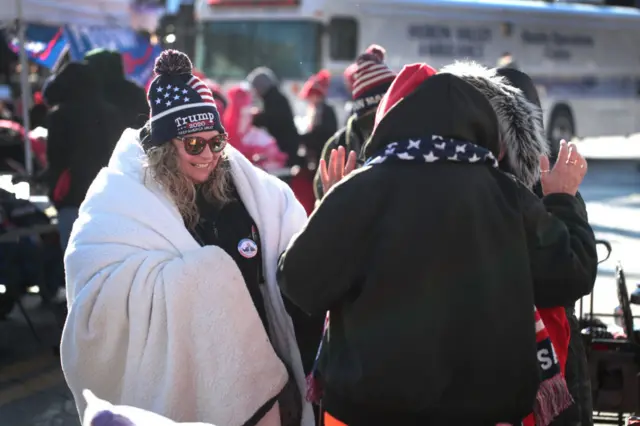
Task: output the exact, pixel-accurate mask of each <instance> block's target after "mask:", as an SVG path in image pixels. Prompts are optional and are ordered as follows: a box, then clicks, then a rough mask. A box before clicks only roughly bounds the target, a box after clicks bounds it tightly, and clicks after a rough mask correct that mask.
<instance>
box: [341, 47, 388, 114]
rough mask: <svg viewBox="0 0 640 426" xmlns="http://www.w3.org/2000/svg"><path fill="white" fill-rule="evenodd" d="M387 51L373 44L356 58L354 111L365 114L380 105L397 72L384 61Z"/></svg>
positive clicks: (353, 95) (353, 91)
mask: <svg viewBox="0 0 640 426" xmlns="http://www.w3.org/2000/svg"><path fill="white" fill-rule="evenodd" d="M385 53H386V51H385V50H384V49H383V48H382V47H380V46H378V45H376V44H373V45H371V46H369V48H368V49H367V50H366V51H365V52H364V53H363V54H361V55H360V56H358V59H357V60H356V68H355V69H354V71H353V75H352V77H351V80H352V81H353V85H352V88H351V95H352V97H353V111H354V112H355V113H356V114H357V115H361V114H364V113H366V112H368V111H370V110H371V109H375V108H377V107H378V104H379V103H380V101H381V100H382V97H383V96H384V94H385V93H386V92H387V89H388V88H389V86H391V82H393V80H394V79H395V78H396V74H395V73H394V72H393V71H391V70H390V69H389V67H388V66H387V65H386V64H385V63H384V55H385Z"/></svg>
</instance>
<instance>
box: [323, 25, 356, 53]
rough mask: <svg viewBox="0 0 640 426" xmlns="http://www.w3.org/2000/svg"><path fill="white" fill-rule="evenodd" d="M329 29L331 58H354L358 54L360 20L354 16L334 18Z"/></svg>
mask: <svg viewBox="0 0 640 426" xmlns="http://www.w3.org/2000/svg"><path fill="white" fill-rule="evenodd" d="M328 31H329V55H330V57H331V59H332V60H334V61H352V60H354V59H355V58H356V56H357V55H358V22H357V21H356V20H355V19H354V18H332V19H331V21H329V28H328Z"/></svg>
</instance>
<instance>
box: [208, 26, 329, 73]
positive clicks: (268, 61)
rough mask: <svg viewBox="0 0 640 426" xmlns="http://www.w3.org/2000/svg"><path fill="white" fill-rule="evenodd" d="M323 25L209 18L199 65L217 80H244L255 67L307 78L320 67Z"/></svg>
mask: <svg viewBox="0 0 640 426" xmlns="http://www.w3.org/2000/svg"><path fill="white" fill-rule="evenodd" d="M320 35H321V26H320V24H319V23H316V22H313V21H275V20H274V21H259V20H247V21H213V22H211V21H208V22H205V23H203V24H202V29H201V31H200V34H199V35H198V41H197V43H196V58H197V62H196V66H197V68H199V69H201V70H202V71H203V72H204V73H205V74H207V75H208V76H210V77H211V78H213V79H217V80H223V81H224V80H242V79H244V78H245V77H246V76H247V74H248V73H249V72H251V71H252V70H253V69H254V68H256V67H260V66H265V67H268V68H271V69H272V70H273V72H274V73H275V74H276V76H278V78H280V79H283V80H284V79H298V80H299V79H306V78H307V77H309V76H310V75H311V74H313V73H315V72H317V71H318V69H319V67H320V57H321V56H320V55H321V50H320Z"/></svg>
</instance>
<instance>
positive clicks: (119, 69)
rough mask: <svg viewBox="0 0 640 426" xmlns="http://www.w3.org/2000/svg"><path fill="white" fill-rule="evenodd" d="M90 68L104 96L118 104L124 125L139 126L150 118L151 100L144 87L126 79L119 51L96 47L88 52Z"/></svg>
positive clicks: (129, 126) (126, 126) (86, 57)
mask: <svg viewBox="0 0 640 426" xmlns="http://www.w3.org/2000/svg"><path fill="white" fill-rule="evenodd" d="M85 60H86V61H87V64H89V67H91V70H93V72H94V73H95V74H96V76H97V77H98V78H99V83H100V87H101V89H102V95H103V96H104V99H105V100H106V101H107V102H109V103H111V104H112V105H115V106H116V107H118V110H119V111H120V114H121V115H122V128H121V131H120V133H122V131H124V129H126V128H132V129H139V128H141V127H142V126H144V124H145V123H146V120H147V119H148V117H149V103H148V102H147V95H146V93H145V92H144V89H143V88H142V87H140V86H138V85H137V84H135V83H134V82H132V81H129V80H127V78H126V75H125V72H124V64H123V62H122V55H121V54H120V52H117V51H114V50H106V49H94V50H92V51H90V52H88V53H87V54H86V55H85Z"/></svg>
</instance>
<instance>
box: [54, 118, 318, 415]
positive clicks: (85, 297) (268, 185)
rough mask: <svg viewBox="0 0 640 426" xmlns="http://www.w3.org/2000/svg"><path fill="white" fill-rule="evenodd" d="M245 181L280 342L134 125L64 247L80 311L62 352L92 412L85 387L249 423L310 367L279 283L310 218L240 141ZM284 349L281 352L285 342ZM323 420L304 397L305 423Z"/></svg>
mask: <svg viewBox="0 0 640 426" xmlns="http://www.w3.org/2000/svg"><path fill="white" fill-rule="evenodd" d="M228 149H229V161H230V164H231V173H232V176H233V180H234V183H235V184H236V186H237V188H238V192H239V194H240V197H241V198H242V200H243V202H244V204H245V206H246V207H247V210H248V211H249V213H250V214H251V216H252V217H253V219H254V221H255V222H256V225H257V226H258V230H259V231H260V237H261V248H262V253H261V254H262V259H263V264H264V273H265V280H266V286H265V287H266V290H265V291H264V298H265V306H266V311H267V317H268V320H269V325H270V328H271V329H270V330H269V335H270V336H272V342H273V345H272V343H271V342H270V341H269V338H268V336H267V333H266V332H265V330H264V328H263V326H262V323H261V321H260V318H259V316H258V314H257V311H256V309H255V307H254V306H253V302H252V299H251V297H250V295H249V292H248V291H247V288H246V284H245V282H244V280H243V278H242V274H241V273H240V270H239V269H238V267H237V266H236V264H235V262H234V261H233V260H232V259H231V257H230V256H228V255H227V254H226V253H225V252H224V250H222V249H220V248H219V247H216V246H207V247H200V246H199V245H198V243H197V242H196V241H195V240H194V239H193V238H192V237H191V235H190V234H189V232H188V231H187V229H186V228H185V226H184V224H183V222H182V219H181V217H180V215H179V213H178V211H177V209H176V207H175V206H174V204H173V203H172V202H171V200H170V199H169V198H168V197H166V196H165V194H164V193H163V192H162V190H161V189H160V188H159V187H158V186H157V185H156V184H155V183H153V181H150V180H149V179H145V176H144V171H143V161H144V153H143V151H142V149H141V147H140V145H139V141H138V137H137V132H136V131H133V130H127V131H125V133H124V134H123V136H122V139H121V140H120V142H119V143H118V146H117V147H116V150H115V152H114V154H113V157H112V160H111V162H110V164H109V166H108V167H107V168H105V169H103V170H102V171H101V172H100V174H99V175H98V176H97V178H96V179H95V181H94V182H93V184H92V186H91V188H90V189H89V192H88V194H87V197H86V199H85V202H84V203H83V205H82V206H81V208H80V215H79V218H78V220H77V222H76V223H75V225H74V230H73V233H72V236H71V241H70V244H69V247H68V249H67V252H66V255H65V267H66V275H67V298H68V303H69V316H68V319H67V323H66V325H65V328H64V332H63V338H62V345H61V356H62V365H63V370H64V373H65V377H66V379H67V382H68V384H69V386H70V388H71V390H72V391H73V394H74V397H75V400H76V404H77V405H78V409H79V412H80V416H81V417H82V415H83V412H84V408H85V402H84V398H83V397H82V391H83V390H84V389H91V390H92V391H94V392H95V393H96V394H98V395H100V396H101V397H102V398H105V399H107V400H109V401H111V402H113V403H115V404H126V405H131V406H135V407H139V408H141V409H146V410H150V411H152V412H155V413H158V414H160V415H163V416H166V417H168V418H170V419H172V420H174V421H179V422H207V423H213V424H216V425H219V426H241V425H242V424H243V423H244V422H246V421H247V420H248V419H249V418H250V417H251V416H252V415H253V414H254V413H255V412H256V411H257V410H258V409H259V408H260V407H261V406H262V405H263V404H264V403H265V402H266V401H268V400H269V399H270V398H272V397H273V396H275V395H277V394H278V392H279V391H280V390H281V389H282V388H283V386H284V384H285V383H286V381H287V377H288V376H287V372H286V369H285V367H284V365H283V363H282V362H281V359H282V360H283V361H284V362H286V363H287V364H288V365H289V366H290V367H291V369H292V371H294V374H295V379H296V382H297V384H298V386H299V388H300V391H301V397H302V395H303V393H304V374H303V371H302V364H301V360H300V354H299V351H298V349H297V346H296V343H295V335H294V332H293V326H292V324H291V320H290V318H289V316H288V315H287V314H286V311H285V308H284V304H283V302H282V298H281V296H280V292H279V289H278V286H277V284H276V280H275V273H276V263H277V259H278V256H279V255H280V253H281V252H282V251H284V249H285V248H286V245H287V244H288V242H289V240H290V239H291V237H292V235H293V234H294V233H296V232H298V231H299V230H300V229H301V228H302V226H303V225H304V223H305V220H306V216H305V213H304V210H303V208H302V206H301V205H300V204H299V203H298V202H297V201H296V200H295V198H294V196H293V194H292V192H291V191H290V189H289V188H288V187H287V186H286V185H285V184H283V183H282V182H280V181H279V180H277V179H276V178H274V177H272V176H269V175H267V174H265V173H263V172H261V171H260V170H258V169H256V168H255V167H253V166H252V165H251V164H250V163H249V162H248V161H247V160H246V159H245V158H244V157H242V155H241V154H239V153H238V152H237V151H235V150H234V149H233V148H231V147H229V148H228ZM274 349H275V350H274ZM313 424H314V420H313V412H312V409H311V407H310V406H309V405H308V404H304V416H303V422H302V425H303V426H310V425H313Z"/></svg>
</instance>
